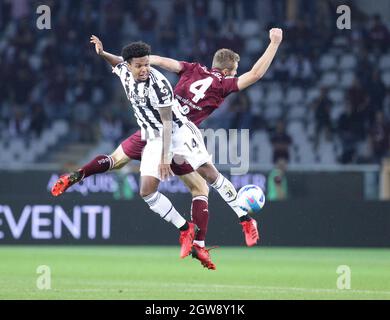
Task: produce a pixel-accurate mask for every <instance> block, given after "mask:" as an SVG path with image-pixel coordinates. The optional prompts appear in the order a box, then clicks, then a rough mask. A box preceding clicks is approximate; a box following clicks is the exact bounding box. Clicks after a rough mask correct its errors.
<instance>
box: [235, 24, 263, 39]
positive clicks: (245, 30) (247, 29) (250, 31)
mask: <svg viewBox="0 0 390 320" xmlns="http://www.w3.org/2000/svg"><path fill="white" fill-rule="evenodd" d="M259 33H260V24H259V23H258V22H257V21H256V20H247V21H245V22H244V23H243V24H242V25H241V28H240V34H241V36H242V37H244V38H250V37H253V36H258V35H259Z"/></svg>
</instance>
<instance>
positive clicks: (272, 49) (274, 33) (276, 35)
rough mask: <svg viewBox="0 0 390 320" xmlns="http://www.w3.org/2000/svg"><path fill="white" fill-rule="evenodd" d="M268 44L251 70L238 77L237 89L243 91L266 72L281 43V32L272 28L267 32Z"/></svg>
mask: <svg viewBox="0 0 390 320" xmlns="http://www.w3.org/2000/svg"><path fill="white" fill-rule="evenodd" d="M269 37H270V40H271V42H270V44H269V45H268V48H267V50H265V52H264V53H263V55H262V56H261V57H260V59H259V60H257V62H256V63H255V64H254V66H253V67H252V69H251V70H250V71H248V72H246V73H244V74H243V75H242V76H240V77H238V83H237V85H238V89H239V90H243V89H245V88H247V87H249V86H250V85H252V84H254V83H255V82H256V81H258V80H260V79H261V78H262V77H263V76H264V74H265V73H266V72H267V70H268V68H269V66H270V65H271V62H272V60H273V59H274V57H275V55H276V52H277V51H278V48H279V45H280V43H281V42H282V38H283V32H282V29H278V28H273V29H271V30H270V31H269Z"/></svg>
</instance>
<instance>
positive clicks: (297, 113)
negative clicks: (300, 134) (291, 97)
mask: <svg viewBox="0 0 390 320" xmlns="http://www.w3.org/2000/svg"><path fill="white" fill-rule="evenodd" d="M306 114H307V107H305V106H302V105H300V104H296V105H292V106H291V108H290V109H289V110H288V112H287V117H288V119H289V120H304V119H305V117H306Z"/></svg>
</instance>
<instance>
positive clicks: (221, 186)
mask: <svg viewBox="0 0 390 320" xmlns="http://www.w3.org/2000/svg"><path fill="white" fill-rule="evenodd" d="M211 186H212V187H213V188H214V189H215V190H217V191H218V193H219V194H220V195H221V197H222V199H223V200H225V201H226V203H227V204H228V205H229V206H230V207H231V208H232V209H233V210H234V212H235V213H236V214H237V216H238V217H239V218H240V217H242V216H245V215H247V213H246V212H245V211H244V210H242V209H240V208H239V207H238V206H237V204H236V199H237V191H236V189H235V188H234V186H233V184H232V183H231V182H230V181H229V180H228V179H226V178H225V177H224V176H223V175H222V174H219V176H218V178H217V180H215V182H214V183H213V184H211Z"/></svg>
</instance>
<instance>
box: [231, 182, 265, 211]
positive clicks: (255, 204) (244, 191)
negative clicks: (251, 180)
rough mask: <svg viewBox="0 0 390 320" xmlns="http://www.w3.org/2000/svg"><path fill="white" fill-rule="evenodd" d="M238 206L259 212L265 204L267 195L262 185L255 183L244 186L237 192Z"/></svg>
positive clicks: (245, 209)
mask: <svg viewBox="0 0 390 320" xmlns="http://www.w3.org/2000/svg"><path fill="white" fill-rule="evenodd" d="M237 202H238V206H239V207H240V208H241V209H242V210H244V211H245V212H248V213H250V214H253V213H259V212H260V210H261V209H262V208H263V207H264V204H265V195H264V192H263V190H261V188H260V187H258V186H256V185H254V184H248V185H246V186H243V187H242V188H241V189H240V191H238V194H237Z"/></svg>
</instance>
